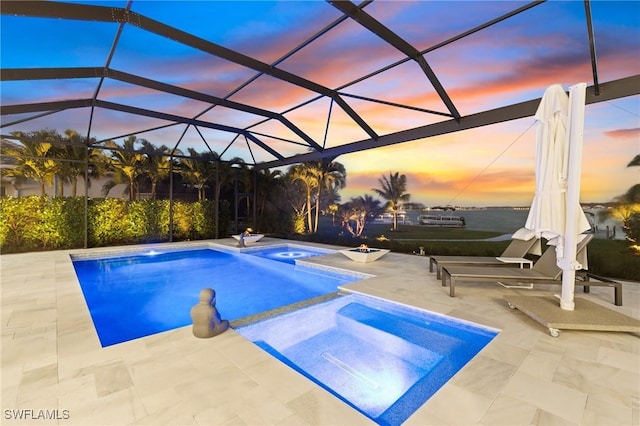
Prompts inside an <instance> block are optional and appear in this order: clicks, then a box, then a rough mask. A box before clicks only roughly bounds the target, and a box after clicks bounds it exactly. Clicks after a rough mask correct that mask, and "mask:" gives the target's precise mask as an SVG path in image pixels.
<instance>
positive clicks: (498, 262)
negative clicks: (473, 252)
mask: <svg viewBox="0 0 640 426" xmlns="http://www.w3.org/2000/svg"><path fill="white" fill-rule="evenodd" d="M527 253H533V254H540V253H541V251H540V240H539V239H538V238H536V237H532V238H529V239H528V240H520V239H517V238H514V239H512V240H511V243H510V244H509V245H508V246H507V248H506V249H505V250H504V251H503V252H502V254H501V255H500V256H499V257H491V256H430V257H429V272H433V267H434V266H435V267H436V278H437V279H440V278H441V271H442V267H443V266H451V265H468V266H480V265H484V266H514V265H520V267H521V268H522V267H523V266H524V263H528V262H525V259H524V256H525V255H526V254H527ZM519 259H520V260H519ZM529 265H531V264H530V263H529ZM529 267H531V266H529Z"/></svg>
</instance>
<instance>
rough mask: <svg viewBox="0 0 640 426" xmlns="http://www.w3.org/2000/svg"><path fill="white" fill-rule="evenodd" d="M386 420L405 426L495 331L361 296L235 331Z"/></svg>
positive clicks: (370, 414)
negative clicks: (407, 420)
mask: <svg viewBox="0 0 640 426" xmlns="http://www.w3.org/2000/svg"><path fill="white" fill-rule="evenodd" d="M236 331H238V333H240V334H242V335H243V336H245V337H246V338H247V339H249V340H251V341H252V342H254V343H255V344H256V345H258V346H259V347H261V348H262V349H264V350H265V351H267V352H269V353H270V354H272V355H273V356H275V357H276V358H278V359H279V360H280V361H282V362H284V363H285V364H287V365H289V366H290V367H292V368H293V369H295V370H296V371H298V372H300V373H301V374H303V375H305V376H307V377H308V378H310V379H311V380H313V381H314V382H316V383H317V384H319V385H320V386H322V387H324V388H325V389H327V390H328V391H329V392H331V393H333V394H334V395H336V396H337V397H339V398H340V399H342V400H343V401H345V402H347V403H348V404H350V405H351V406H352V407H354V408H356V409H357V410H359V411H360V412H362V413H363V414H364V415H366V416H367V417H369V418H370V419H372V420H373V421H375V422H376V423H378V424H382V425H399V424H401V423H403V422H404V421H405V420H406V419H407V418H408V417H409V416H410V415H411V414H413V412H415V410H417V409H418V408H419V407H420V406H421V405H422V404H424V402H425V401H427V400H428V399H429V398H430V397H431V396H432V395H433V394H434V393H435V392H436V391H437V390H438V389H439V388H440V387H442V386H443V385H444V384H445V383H446V382H447V381H448V380H449V379H450V378H451V377H452V376H453V375H454V374H455V373H456V372H458V371H459V370H460V369H461V368H462V367H463V366H464V365H465V364H466V363H467V362H469V360H471V359H472V358H473V357H474V356H475V355H476V354H477V353H478V352H479V351H480V350H481V349H482V348H483V347H484V346H485V345H487V344H488V343H489V342H490V341H491V340H492V339H493V338H494V337H495V336H496V335H497V331H496V330H494V329H489V328H486V327H482V326H479V325H476V324H472V323H469V322H463V321H459V320H455V319H453V318H449V317H446V316H443V315H438V314H434V313H430V312H427V311H422V310H418V309H412V308H409V307H405V306H403V305H399V304H395V303H392V302H386V301H383V300H379V299H374V298H371V297H366V296H361V295H356V294H353V295H348V296H342V297H338V298H337V299H333V300H331V301H328V302H324V303H321V304H317V305H313V306H311V307H308V308H304V309H300V310H298V311H295V312H292V313H289V314H284V315H281V316H278V317H274V318H270V319H267V320H264V321H261V322H258V323H254V324H251V325H249V326H246V327H241V328H238V329H236Z"/></svg>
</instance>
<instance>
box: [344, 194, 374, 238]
mask: <svg viewBox="0 0 640 426" xmlns="http://www.w3.org/2000/svg"><path fill="white" fill-rule="evenodd" d="M381 210H382V207H380V200H377V199H375V198H373V197H372V196H371V195H364V196H360V197H353V198H351V200H350V201H349V202H348V203H345V204H344V205H343V206H341V207H340V214H341V218H342V225H343V227H344V228H345V229H346V230H347V231H348V232H349V233H350V234H351V235H353V236H354V237H359V236H360V235H362V232H363V231H364V228H365V226H366V225H367V222H368V220H369V218H370V217H372V216H375V215H377V214H378V213H379V212H380V211H381ZM352 221H353V222H355V225H356V226H355V229H354V228H353V227H352V226H351V223H350V222H352Z"/></svg>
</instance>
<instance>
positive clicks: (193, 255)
mask: <svg viewBox="0 0 640 426" xmlns="http://www.w3.org/2000/svg"><path fill="white" fill-rule="evenodd" d="M73 265H74V268H75V271H76V275H77V277H78V280H79V282H80V286H81V288H82V292H83V294H84V297H85V300H86V302H87V306H88V308H89V311H90V313H91V318H92V319H93V322H94V325H95V328H96V331H97V333H98V337H99V339H100V342H101V344H102V346H108V345H113V344H116V343H121V342H124V341H127V340H132V339H136V338H139V337H143V336H147V335H150V334H155V333H159V332H162V331H167V330H171V329H174V328H177V327H182V326H185V325H190V324H191V323H192V322H191V317H190V314H189V311H190V309H191V307H193V305H195V304H196V303H198V295H199V293H200V290H201V289H203V288H207V287H208V288H213V289H214V290H215V291H216V298H217V303H216V307H217V308H218V311H219V312H220V314H221V316H222V317H223V318H224V319H227V320H229V321H233V320H237V319H240V318H244V317H247V316H250V315H255V314H259V313H262V312H265V311H269V310H271V309H276V308H280V307H283V306H287V305H290V304H294V303H298V302H301V301H304V300H308V299H312V298H314V297H318V296H322V295H326V294H330V293H335V292H336V291H337V288H338V286H340V285H343V284H346V283H349V282H353V281H357V280H359V279H361V278H362V277H358V276H356V275H344V274H337V273H332V272H328V271H320V270H315V269H311V268H304V267H296V266H295V265H294V264H291V263H283V262H275V261H273V260H270V259H266V258H262V257H259V256H247V255H245V254H239V253H228V252H222V251H217V250H211V249H200V250H183V251H173V252H162V251H155V252H154V251H145V252H141V253H136V254H129V255H121V256H116V257H108V258H82V257H74V258H73Z"/></svg>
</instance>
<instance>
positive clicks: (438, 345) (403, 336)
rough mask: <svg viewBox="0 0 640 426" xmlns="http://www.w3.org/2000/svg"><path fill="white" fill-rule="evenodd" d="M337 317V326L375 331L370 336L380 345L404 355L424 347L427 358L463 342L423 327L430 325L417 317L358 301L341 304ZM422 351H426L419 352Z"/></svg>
mask: <svg viewBox="0 0 640 426" xmlns="http://www.w3.org/2000/svg"><path fill="white" fill-rule="evenodd" d="M336 321H337V322H338V324H339V326H340V327H343V328H344V329H345V330H347V329H348V330H350V331H351V332H353V333H354V334H355V335H356V336H362V335H367V336H369V335H370V334H371V331H378V333H373V334H371V337H370V339H376V340H378V344H379V345H380V346H381V347H382V348H384V349H385V350H388V351H397V352H398V353H397V355H398V356H402V357H403V358H405V357H406V356H407V355H408V354H412V353H416V354H418V353H420V352H421V351H424V350H427V351H428V352H429V356H428V357H427V358H431V357H432V356H433V354H434V353H436V354H451V353H453V352H455V350H456V349H457V348H459V347H460V346H462V345H463V344H464V342H463V341H462V340H460V339H458V338H456V337H452V336H447V335H444V334H442V333H439V332H437V331H433V330H430V329H427V328H426V327H428V326H430V324H429V323H428V322H427V321H425V322H424V323H423V324H418V323H416V320H407V319H404V318H402V317H400V316H398V315H394V314H391V313H389V312H385V311H383V310H380V309H375V308H372V307H369V306H365V305H362V304H359V303H350V304H348V305H345V306H344V307H342V308H341V309H340V310H339V311H338V312H337V315H336ZM417 348H419V349H417ZM424 355H426V354H423V355H422V356H424ZM409 356H410V357H411V358H412V359H414V358H413V357H412V356H411V355H409Z"/></svg>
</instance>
